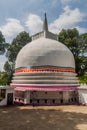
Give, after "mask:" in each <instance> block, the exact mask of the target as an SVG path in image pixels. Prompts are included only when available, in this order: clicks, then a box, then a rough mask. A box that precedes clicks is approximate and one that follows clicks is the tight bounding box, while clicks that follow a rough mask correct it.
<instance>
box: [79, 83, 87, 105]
mask: <svg viewBox="0 0 87 130" xmlns="http://www.w3.org/2000/svg"><path fill="white" fill-rule="evenodd" d="M78 94H79V103H81V104H84V105H87V85H86V84H81V85H80V87H79V88H78Z"/></svg>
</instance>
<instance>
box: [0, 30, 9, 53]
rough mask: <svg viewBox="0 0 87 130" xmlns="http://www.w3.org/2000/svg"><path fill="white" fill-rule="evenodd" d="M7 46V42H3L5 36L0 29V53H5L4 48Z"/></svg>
mask: <svg viewBox="0 0 87 130" xmlns="http://www.w3.org/2000/svg"><path fill="white" fill-rule="evenodd" d="M7 47H8V43H6V42H5V38H4V36H3V34H2V32H1V31H0V55H2V54H4V53H5V49H6V48H7Z"/></svg>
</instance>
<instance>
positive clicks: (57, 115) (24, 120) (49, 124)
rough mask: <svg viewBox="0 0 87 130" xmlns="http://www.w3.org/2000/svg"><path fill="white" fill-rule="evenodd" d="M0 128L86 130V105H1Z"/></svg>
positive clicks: (9, 129)
mask: <svg viewBox="0 0 87 130" xmlns="http://www.w3.org/2000/svg"><path fill="white" fill-rule="evenodd" d="M0 130H87V106H76V105H74V106H73V105H67V106H34V107H33V106H8V107H1V108H0Z"/></svg>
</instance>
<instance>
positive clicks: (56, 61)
mask: <svg viewBox="0 0 87 130" xmlns="http://www.w3.org/2000/svg"><path fill="white" fill-rule="evenodd" d="M44 65H50V66H59V67H72V68H75V61H74V57H73V54H72V53H71V51H70V50H69V49H68V48H67V47H66V46H65V45H64V44H62V43H60V42H59V41H56V40H52V39H48V38H39V39H37V40H35V41H32V42H30V43H28V44H27V45H25V46H24V47H23V48H22V49H21V50H20V52H19V53H18V56H17V59H16V66H15V68H19V67H29V66H31V67H33V66H44Z"/></svg>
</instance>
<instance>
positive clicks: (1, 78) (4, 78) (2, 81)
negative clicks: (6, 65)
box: [0, 72, 8, 85]
mask: <svg viewBox="0 0 87 130" xmlns="http://www.w3.org/2000/svg"><path fill="white" fill-rule="evenodd" d="M7 82H8V75H7V73H6V72H0V85H6V84H7Z"/></svg>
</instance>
